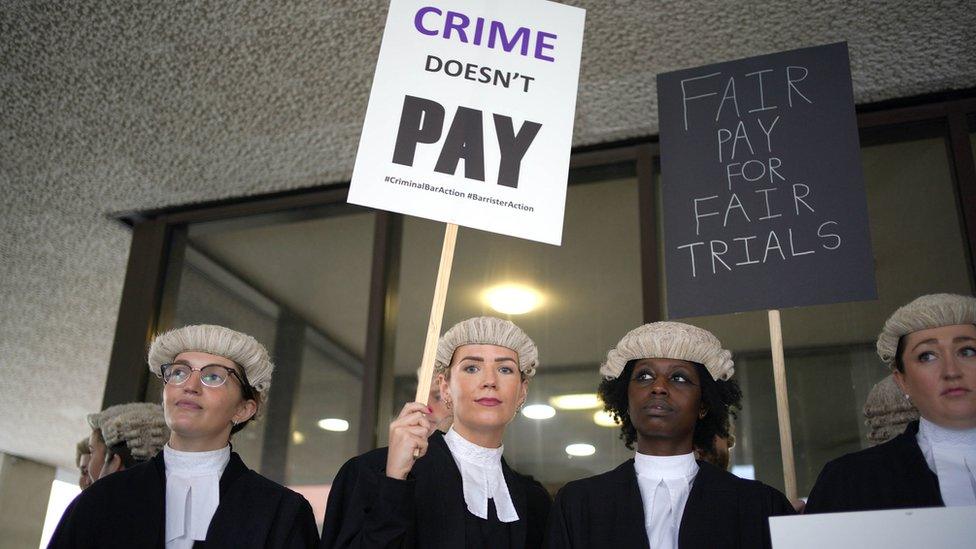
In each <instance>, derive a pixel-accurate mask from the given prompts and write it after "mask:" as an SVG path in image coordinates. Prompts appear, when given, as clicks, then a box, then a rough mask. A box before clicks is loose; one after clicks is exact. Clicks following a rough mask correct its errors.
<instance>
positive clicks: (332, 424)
mask: <svg viewBox="0 0 976 549" xmlns="http://www.w3.org/2000/svg"><path fill="white" fill-rule="evenodd" d="M319 428H321V429H325V430H326V431H335V432H342V431H348V430H349V422H348V421H346V420H344V419H337V418H334V417H329V418H325V419H320V420H319Z"/></svg>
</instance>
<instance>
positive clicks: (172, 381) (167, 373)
mask: <svg viewBox="0 0 976 549" xmlns="http://www.w3.org/2000/svg"><path fill="white" fill-rule="evenodd" d="M159 371H160V372H161V375H160V377H162V378H163V383H165V384H167V385H183V384H184V383H186V380H188V379H190V376H191V375H192V374H193V372H200V383H203V384H204V385H206V386H207V387H220V386H221V385H223V384H224V383H227V378H229V377H231V376H233V377H236V378H237V381H238V382H240V384H241V388H243V390H244V396H245V397H246V398H253V397H252V392H251V384H250V383H248V382H247V374H239V373H237V370H235V369H233V368H228V367H227V366H222V365H220V364H207V365H206V366H204V367H203V368H191V367H190V365H189V364H183V363H179V362H178V363H175V364H163V365H162V366H160V367H159Z"/></svg>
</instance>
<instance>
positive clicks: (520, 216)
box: [349, 0, 585, 245]
mask: <svg viewBox="0 0 976 549" xmlns="http://www.w3.org/2000/svg"><path fill="white" fill-rule="evenodd" d="M584 17H585V11H584V10H582V9H579V8H575V7H571V6H566V5H563V4H557V3H553V2H547V1H543V0H477V1H476V0H450V1H449V2H448V1H446V0H442V1H429V0H428V1H422V0H392V2H391V3H390V12H389V15H388V17H387V21H386V28H385V31H384V34H383V43H382V45H381V47H380V55H379V59H378V61H377V64H376V72H375V75H374V77H373V87H372V91H371V93H370V99H369V106H368V107H367V111H366V119H365V122H364V124H363V133H362V136H361V138H360V143H359V152H358V155H357V157H356V164H355V168H354V170H353V176H352V183H351V187H350V189H349V202H351V203H354V204H359V205H362V206H369V207H373V208H378V209H382V210H388V211H393V212H399V213H403V214H408V215H414V216H418V217H424V218H428V219H433V220H437V221H443V222H447V223H456V224H458V225H462V226H465V227H473V228H476V229H482V230H486V231H491V232H496V233H501V234H506V235H511V236H516V237H520V238H526V239H530V240H536V241H541V242H547V243H550V244H557V245H558V244H559V243H560V242H561V239H562V225H563V212H564V208H565V202H566V182H567V177H568V173H569V156H570V150H571V147H572V135H573V120H574V115H575V110H576V90H577V85H578V80H579V67H580V55H581V52H582V44H583V23H584ZM462 31H463V32H462ZM506 45H507V46H508V47H510V48H511V51H506V49H505V46H506ZM430 56H434V57H436V59H432V58H431V57H430ZM550 59H551V60H550ZM448 63H450V66H448ZM438 66H440V68H439V70H427V69H437V68H438ZM446 70H447V71H449V72H450V74H455V73H457V72H459V71H460V76H449V75H448V74H447V73H446V72H445V71H446ZM496 71H497V72H496ZM486 78H487V79H489V80H490V82H488V83H485V82H480V81H479V80H482V79H486ZM506 82H507V83H508V86H507V87H506V86H505V83H506ZM407 96H411V97H416V98H419V99H421V100H424V101H433V102H435V103H437V104H439V105H441V106H443V111H444V116H443V122H442V124H440V125H439V126H440V130H439V135H438V136H436V141H434V142H432V143H425V142H422V140H421V139H419V138H416V136H417V135H418V134H420V133H423V132H426V131H430V132H432V133H430V134H425V135H424V138H423V139H426V140H432V139H433V138H434V133H433V131H434V130H433V129H432V128H434V127H435V125H434V124H433V121H436V116H435V115H428V114H424V115H422V116H418V117H417V123H416V124H414V125H408V126H407V128H408V130H414V131H413V132H411V131H405V132H404V133H403V135H402V136H401V143H404V144H409V143H416V145H415V146H414V147H413V151H414V152H413V159H412V165H405V163H404V159H405V157H404V156H402V155H401V156H400V158H399V159H400V161H401V162H399V163H397V162H394V161H393V160H394V151H395V150H396V145H397V141H398V134H399V133H400V129H401V115H402V114H403V113H404V105H405V98H406V97H407ZM423 105H429V103H423ZM459 107H465V108H467V109H474V110H476V111H481V116H480V117H478V118H480V120H481V124H482V131H481V132H480V134H481V135H482V138H483V146H481V147H475V146H474V144H475V143H476V138H473V139H468V140H462V141H463V142H464V143H465V144H466V148H465V149H464V151H465V153H464V154H469V151H473V150H475V149H479V150H482V151H483V159H484V162H483V168H484V170H483V180H478V179H477V178H476V177H466V175H468V176H477V175H478V174H477V173H476V172H477V171H478V170H477V169H476V167H477V165H478V162H472V163H471V164H472V166H473V167H472V166H468V161H467V160H466V159H461V160H460V161H459V162H457V164H456V166H455V170H454V172H453V173H443V172H446V171H450V167H447V166H442V167H441V168H442V169H441V171H436V170H435V166H436V165H437V162H438V159H439V158H440V157H441V155H442V149H443V146H444V144H445V142H446V141H448V135H449V132H450V130H451V127H452V123H453V121H454V119H455V116H456V114H457V112H458V108H459ZM430 112H434V110H431V111H430ZM495 114H498V115H501V116H503V117H507V120H509V122H507V124H508V126H507V127H508V128H509V132H510V133H509V134H508V141H507V142H512V141H513V138H514V137H515V136H518V135H519V132H520V131H522V130H523V128H529V127H530V126H523V125H524V124H525V123H526V121H529V122H534V123H536V124H541V128H539V130H538V133H537V134H536V135H535V137H534V138H533V139H532V140H531V141H528V140H527V139H525V138H527V136H528V135H529V134H528V133H526V134H524V135H523V136H522V137H523V139H524V140H525V141H524V142H527V143H529V144H528V145H527V147H526V148H525V149H524V154H523V155H522V156H521V158H520V161H519V162H518V164H517V165H518V177H517V179H515V180H513V179H512V178H511V177H509V178H507V179H506V180H507V181H508V183H509V184H508V185H504V184H499V166H500V162H501V160H502V155H501V152H500V150H501V147H500V145H499V135H498V131H496V120H495V116H494V115H495ZM505 120H506V119H502V122H501V123H502V124H503V126H504V124H506V122H505ZM428 123H430V125H429V126H426V125H425V124H428ZM465 127H466V128H467V129H468V130H469V131H468V133H466V134H464V135H468V136H476V135H477V134H478V133H479V132H477V131H476V129H477V128H476V126H475V125H468V126H465ZM411 135H412V136H414V137H415V139H413V141H411V140H410V139H407V137H408V136H411ZM418 141H421V142H419V143H418ZM515 148H516V149H517V147H515ZM408 149H409V147H401V150H408ZM510 149H511V148H510ZM453 157H454V158H456V157H457V154H454V155H453ZM506 157H507V158H508V159H513V158H516V157H517V155H516V154H515V153H510V154H508V155H507V156H506ZM445 158H446V159H450V158H452V155H451V154H450V153H449V152H448V154H446V156H445ZM508 164H509V165H512V164H514V163H513V162H512V161H509V163H508ZM468 169H471V170H472V171H471V173H466V170H468ZM511 173H512V172H511V171H509V174H511ZM503 179H505V178H503ZM513 182H514V183H515V184H516V185H517V186H512V185H511V184H512V183H513ZM479 198H480V199H479Z"/></svg>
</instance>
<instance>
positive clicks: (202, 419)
mask: <svg viewBox="0 0 976 549" xmlns="http://www.w3.org/2000/svg"><path fill="white" fill-rule="evenodd" d="M173 362H174V363H179V364H186V365H188V366H190V368H192V369H193V370H199V369H200V368H203V367H204V366H207V365H210V364H217V365H219V366H225V367H227V368H233V369H234V371H236V372H237V373H238V374H240V373H241V370H240V367H239V366H237V364H235V363H234V361H232V360H230V359H227V358H224V357H222V356H217V355H212V354H209V353H200V352H186V353H180V354H179V355H177V356H176V359H174V360H173ZM242 390H243V388H242V387H241V383H240V381H239V380H238V378H237V377H235V376H233V375H231V374H228V378H227V380H226V381H225V382H224V384H223V385H221V386H219V387H208V386H206V385H204V384H203V382H202V381H201V380H200V372H198V371H194V372H193V373H192V374H190V377H189V378H188V379H187V380H186V381H184V382H183V383H182V384H181V385H176V384H174V383H167V384H165V385H164V386H163V413H164V415H165V417H166V425H168V426H169V428H170V430H171V431H172V436H174V437H180V438H183V439H187V440H207V439H212V440H215V441H217V440H218V439H222V440H223V443H226V442H227V441H228V440H230V430H231V427H232V426H233V424H234V422H237V423H241V422H243V421H247V420H248V419H250V417H251V416H252V415H254V413H255V412H256V411H257V404H256V403H255V402H254V401H253V400H245V399H244V397H243V393H242ZM92 458H93V459H94V455H93V456H92Z"/></svg>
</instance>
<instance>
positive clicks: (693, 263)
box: [678, 242, 705, 278]
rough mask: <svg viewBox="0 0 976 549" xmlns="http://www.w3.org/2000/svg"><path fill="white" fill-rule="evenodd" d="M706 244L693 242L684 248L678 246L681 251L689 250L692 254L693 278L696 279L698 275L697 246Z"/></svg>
mask: <svg viewBox="0 0 976 549" xmlns="http://www.w3.org/2000/svg"><path fill="white" fill-rule="evenodd" d="M704 245H705V243H704V242H692V243H691V244H685V245H684V246H678V249H679V250H683V249H685V248H688V250H689V251H690V252H691V278H695V277H696V276H698V275H697V273H696V272H695V246H704Z"/></svg>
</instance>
